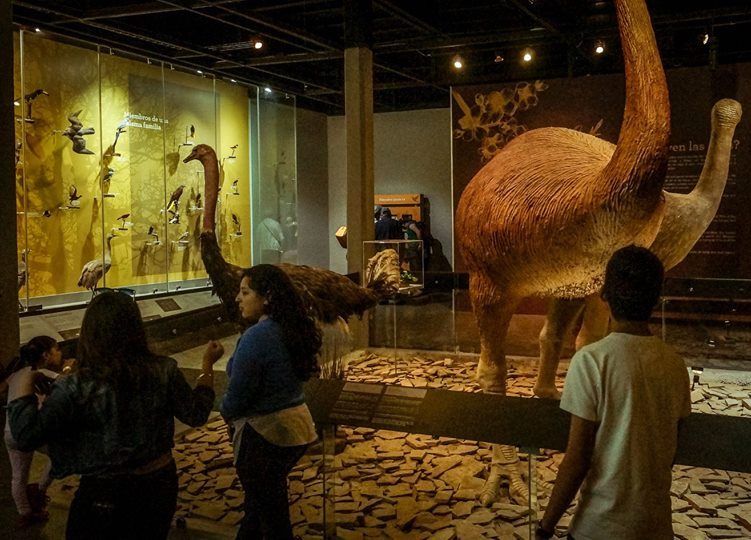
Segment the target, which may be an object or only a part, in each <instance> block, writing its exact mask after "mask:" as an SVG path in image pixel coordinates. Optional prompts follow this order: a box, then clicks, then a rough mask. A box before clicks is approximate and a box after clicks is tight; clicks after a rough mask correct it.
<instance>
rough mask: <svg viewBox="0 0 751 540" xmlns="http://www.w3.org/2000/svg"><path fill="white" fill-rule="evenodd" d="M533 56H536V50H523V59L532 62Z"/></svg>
mask: <svg viewBox="0 0 751 540" xmlns="http://www.w3.org/2000/svg"><path fill="white" fill-rule="evenodd" d="M533 57H534V52H533V51H532V49H524V50H523V51H522V61H524V62H531V61H532V58H533Z"/></svg>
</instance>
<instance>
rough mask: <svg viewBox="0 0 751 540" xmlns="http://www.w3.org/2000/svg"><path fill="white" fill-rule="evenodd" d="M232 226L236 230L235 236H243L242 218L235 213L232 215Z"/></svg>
mask: <svg viewBox="0 0 751 540" xmlns="http://www.w3.org/2000/svg"><path fill="white" fill-rule="evenodd" d="M232 225H233V226H234V228H235V236H241V235H242V231H241V230H240V218H238V217H237V215H236V214H234V213H233V214H232Z"/></svg>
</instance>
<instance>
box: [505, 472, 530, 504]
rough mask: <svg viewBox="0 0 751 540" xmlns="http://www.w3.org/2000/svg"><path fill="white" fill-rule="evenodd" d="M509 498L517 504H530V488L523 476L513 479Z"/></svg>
mask: <svg viewBox="0 0 751 540" xmlns="http://www.w3.org/2000/svg"><path fill="white" fill-rule="evenodd" d="M509 497H510V498H511V500H512V501H514V502H515V503H516V504H520V505H526V504H528V503H529V487H528V486H527V483H526V482H525V481H524V480H523V479H522V477H521V475H516V477H512V478H511V483H510V485H509Z"/></svg>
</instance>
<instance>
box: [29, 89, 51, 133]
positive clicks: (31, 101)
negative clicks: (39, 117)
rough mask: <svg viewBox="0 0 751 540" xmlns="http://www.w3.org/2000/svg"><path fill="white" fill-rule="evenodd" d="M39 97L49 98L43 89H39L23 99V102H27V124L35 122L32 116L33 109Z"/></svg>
mask: <svg viewBox="0 0 751 540" xmlns="http://www.w3.org/2000/svg"><path fill="white" fill-rule="evenodd" d="M39 96H49V94H48V93H47V92H46V91H45V90H43V89H42V88H37V89H36V90H34V91H33V92H30V93H28V94H26V95H25V96H24V97H23V100H24V101H25V102H26V118H24V120H25V121H26V122H29V123H32V124H33V123H34V121H35V120H34V118H33V117H32V116H31V108H32V106H33V105H34V100H35V99H36V98H38V97H39Z"/></svg>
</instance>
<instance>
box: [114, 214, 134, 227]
mask: <svg viewBox="0 0 751 540" xmlns="http://www.w3.org/2000/svg"><path fill="white" fill-rule="evenodd" d="M129 217H130V214H123V215H122V216H120V217H119V218H117V219H116V220H115V221H121V222H122V223H121V225H122V226H121V227H120V228H121V229H126V227H125V220H126V219H128V218H129Z"/></svg>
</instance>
